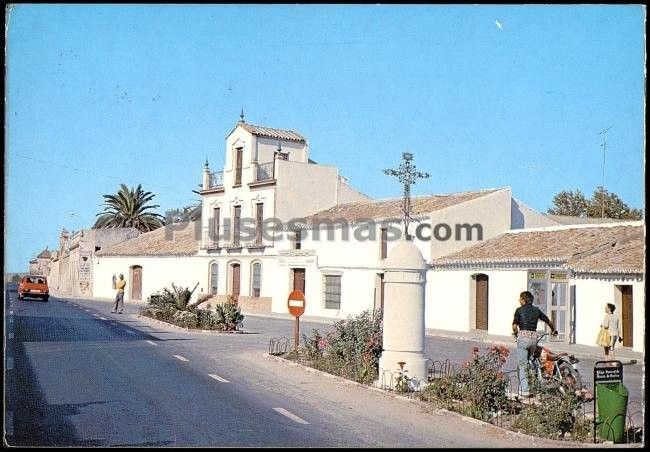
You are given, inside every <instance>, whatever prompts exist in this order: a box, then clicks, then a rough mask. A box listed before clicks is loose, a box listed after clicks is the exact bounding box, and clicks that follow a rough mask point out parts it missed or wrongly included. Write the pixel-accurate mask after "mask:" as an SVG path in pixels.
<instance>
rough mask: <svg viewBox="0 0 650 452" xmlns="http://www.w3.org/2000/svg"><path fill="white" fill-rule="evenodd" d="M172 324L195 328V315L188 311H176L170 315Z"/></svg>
mask: <svg viewBox="0 0 650 452" xmlns="http://www.w3.org/2000/svg"><path fill="white" fill-rule="evenodd" d="M172 321H173V322H174V324H176V325H178V326H182V327H184V328H196V325H197V323H198V319H197V315H196V314H195V313H193V312H190V311H176V313H175V314H174V316H173V317H172Z"/></svg>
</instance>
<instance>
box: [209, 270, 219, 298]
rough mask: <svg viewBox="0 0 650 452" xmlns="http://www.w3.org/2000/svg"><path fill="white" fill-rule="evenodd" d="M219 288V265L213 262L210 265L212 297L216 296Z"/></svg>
mask: <svg viewBox="0 0 650 452" xmlns="http://www.w3.org/2000/svg"><path fill="white" fill-rule="evenodd" d="M218 288H219V264H218V263H216V262H212V263H211V264H210V295H216V294H217V289H218Z"/></svg>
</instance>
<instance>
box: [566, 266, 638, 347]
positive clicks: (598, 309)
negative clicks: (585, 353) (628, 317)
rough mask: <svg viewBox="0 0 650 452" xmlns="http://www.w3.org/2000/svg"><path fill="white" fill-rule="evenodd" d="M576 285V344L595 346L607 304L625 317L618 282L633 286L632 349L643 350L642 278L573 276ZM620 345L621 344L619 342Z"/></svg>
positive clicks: (572, 282) (619, 315) (620, 316)
mask: <svg viewBox="0 0 650 452" xmlns="http://www.w3.org/2000/svg"><path fill="white" fill-rule="evenodd" d="M571 284H575V286H576V343H578V344H584V345H596V336H597V335H598V329H599V327H600V322H601V321H602V320H603V316H604V315H605V304H606V303H614V304H615V305H616V313H617V314H618V317H619V319H622V308H621V304H620V299H617V296H616V293H617V290H616V285H632V299H633V302H632V303H633V305H632V311H633V318H632V322H633V326H632V329H633V332H634V337H633V349H634V350H635V351H639V352H643V351H644V340H645V336H644V329H645V294H644V284H643V281H637V280H630V279H626V280H623V279H610V278H607V279H605V278H598V277H596V276H592V277H590V278H589V279H586V278H577V279H572V280H571ZM619 345H620V344H619Z"/></svg>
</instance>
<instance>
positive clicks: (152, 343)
mask: <svg viewBox="0 0 650 452" xmlns="http://www.w3.org/2000/svg"><path fill="white" fill-rule="evenodd" d="M146 342H148V343H150V344H151V345H158V344H156V343H155V342H154V341H146Z"/></svg>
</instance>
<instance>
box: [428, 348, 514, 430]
mask: <svg viewBox="0 0 650 452" xmlns="http://www.w3.org/2000/svg"><path fill="white" fill-rule="evenodd" d="M508 354H509V351H508V349H507V348H506V347H503V346H496V345H495V346H492V347H490V348H489V350H488V352H487V353H485V354H483V355H481V354H480V353H479V349H478V347H474V349H473V350H472V357H471V359H470V360H468V361H466V362H465V363H464V364H463V366H462V367H461V368H460V369H459V370H458V371H456V372H453V373H451V374H448V375H445V376H443V377H442V378H438V379H436V380H434V381H433V382H431V383H430V384H428V385H427V386H426V387H425V388H424V389H423V391H422V393H421V394H420V398H422V399H423V400H427V401H433V402H437V403H438V404H441V405H443V406H444V407H445V408H447V409H450V410H454V411H458V412H461V413H463V414H465V415H468V416H471V417H474V418H476V419H481V420H484V421H487V420H489V419H490V417H491V415H493V414H494V413H496V412H498V411H499V410H501V409H502V408H503V407H505V406H506V404H507V402H508V398H507V381H506V379H505V377H504V375H503V373H502V371H501V368H502V367H503V364H504V363H505V362H506V359H507V357H508Z"/></svg>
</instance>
